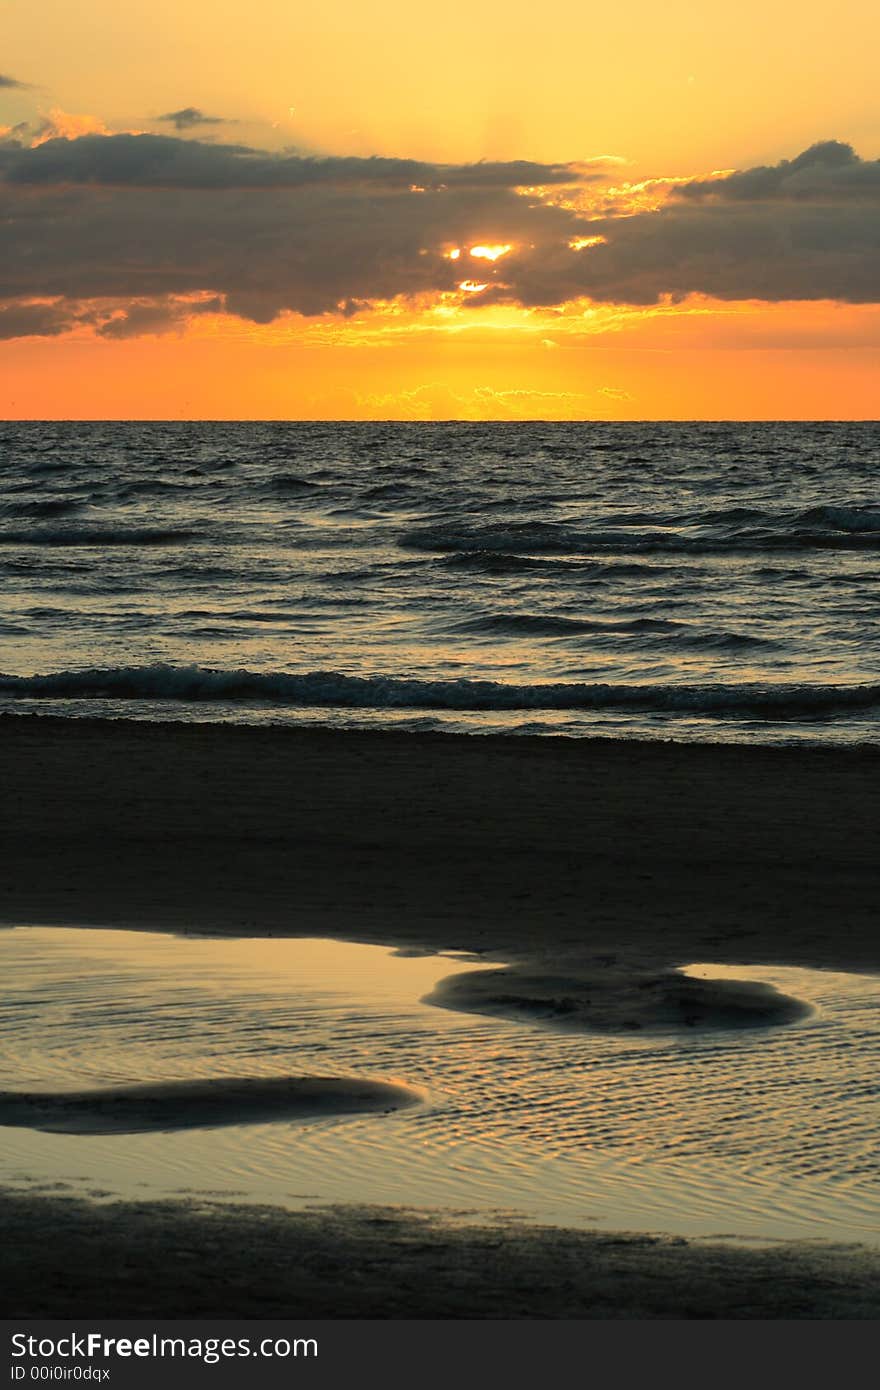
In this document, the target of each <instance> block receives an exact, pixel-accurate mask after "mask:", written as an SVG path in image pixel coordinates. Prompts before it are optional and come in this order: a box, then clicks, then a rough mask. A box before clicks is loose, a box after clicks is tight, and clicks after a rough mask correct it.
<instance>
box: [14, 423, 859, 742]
mask: <svg viewBox="0 0 880 1390" xmlns="http://www.w3.org/2000/svg"><path fill="white" fill-rule="evenodd" d="M0 576H2V595H3V599H2V607H0V672H2V675H0V708H2V709H14V710H19V711H24V710H33V709H40V710H43V711H46V712H49V711H52V712H54V713H59V712H60V713H64V714H71V715H75V714H83V713H89V714H93V713H109V714H115V715H125V716H127V717H147V718H166V719H167V718H186V719H205V718H224V719H236V720H244V721H259V720H265V719H267V718H269V719H273V720H284V721H288V720H298V721H310V722H320V723H333V724H338V723H343V724H376V723H379V724H394V725H395V726H398V727H399V726H403V727H405V728H436V727H440V728H455V729H466V730H470V731H473V732H482V731H487V730H508V731H528V732H547V733H560V732H561V733H567V734H581V735H591V734H597V733H601V734H617V735H620V734H623V735H639V736H659V737H673V738H684V739H695V738H701V739H705V738H710V739H721V740H730V739H735V740H754V741H762V742H767V741H772V742H783V741H789V740H793V739H809V740H811V741H815V742H832V741H833V742H841V741H842V742H864V741H876V740H877V737H878V718H880V425H877V424H872V423H856V424H852V423H844V424H815V425H803V424H635V425H633V424H601V423H599V424H597V423H590V424H528V423H512V424H470V423H461V424H455V423H453V424H437V425H429V424H423V423H418V424H399V423H397V424H362V425H355V424H298V423H295V424H204V423H188V424H139V423H137V424H118V423H109V424H103V423H100V424H22V425H20V424H14V425H11V424H7V425H2V426H0Z"/></svg>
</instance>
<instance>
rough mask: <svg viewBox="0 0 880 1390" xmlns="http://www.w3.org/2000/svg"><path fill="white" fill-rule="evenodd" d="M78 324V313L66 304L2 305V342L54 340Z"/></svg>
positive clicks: (0, 307) (0, 319)
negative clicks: (20, 339)
mask: <svg viewBox="0 0 880 1390" xmlns="http://www.w3.org/2000/svg"><path fill="white" fill-rule="evenodd" d="M76 324H77V316H76V313H75V312H74V311H73V310H72V308H71V307H70V306H69V305H67V304H64V303H53V304H15V303H13V304H0V340H2V339H4V338H30V337H39V338H54V337H57V336H58V334H60V333H67V332H69V330H70V329H71V328H75V327H76Z"/></svg>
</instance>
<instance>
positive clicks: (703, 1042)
mask: <svg viewBox="0 0 880 1390" xmlns="http://www.w3.org/2000/svg"><path fill="white" fill-rule="evenodd" d="M481 965H482V966H483V968H484V966H485V963H484V962H481ZM472 968H474V966H473V964H472V963H471V962H470V961H468V960H465V959H459V958H452V957H437V956H416V957H401V956H398V955H396V954H394V953H392V952H390V951H387V950H384V949H382V948H379V947H373V946H363V945H348V944H344V943H340V942H328V941H313V940H286V939H256V940H246V941H238V940H231V941H230V940H217V939H206V938H198V937H189V936H186V937H172V936H167V935H153V934H149V933H125V932H114V931H100V932H99V931H83V930H64V929H57V930H51V929H41V928H17V929H14V930H7V931H3V932H0V969H2V972H3V978H4V980H6V981H8V982H9V984H8V987H7V989H6V991H5V999H4V1003H3V1007H2V1013H0V1058H2V1060H0V1088H7V1089H17V1090H21V1089H27V1088H32V1089H36V1090H54V1089H69V1090H74V1089H78V1088H81V1087H83V1088H91V1087H95V1086H102V1085H111V1084H119V1083H124V1082H129V1083H133V1082H139V1081H143V1080H155V1079H165V1080H181V1079H190V1078H192V1077H221V1076H263V1075H265V1076H281V1075H331V1076H357V1077H369V1078H373V1079H382V1080H397V1081H402V1082H405V1083H407V1084H409V1085H414V1086H416V1087H418V1088H423V1089H424V1091H425V1094H426V1100H425V1102H424V1103H423V1104H421V1105H419V1106H416V1107H415V1108H413V1109H409V1110H404V1111H400V1112H399V1113H395V1114H391V1115H370V1116H357V1117H338V1118H334V1119H322V1120H320V1121H314V1120H313V1121H309V1122H300V1123H290V1122H278V1123H273V1124H257V1125H247V1126H245V1125H230V1126H229V1127H226V1128H223V1129H212V1130H202V1131H198V1130H192V1131H183V1132H176V1133H142V1134H133V1135H115V1136H108V1135H100V1136H96V1135H88V1136H81V1135H70V1134H66V1135H61V1134H45V1133H38V1132H33V1131H30V1130H25V1129H16V1128H10V1127H0V1181H4V1182H13V1183H18V1182H20V1183H23V1184H27V1185H30V1186H33V1184H34V1183H35V1182H36V1183H37V1184H38V1185H39V1186H43V1185H48V1186H49V1187H50V1188H51V1187H53V1185H54V1184H67V1185H69V1190H73V1191H80V1190H85V1191H91V1192H99V1193H104V1194H108V1193H125V1194H129V1195H137V1196H140V1197H145V1196H156V1195H163V1194H169V1193H180V1192H182V1191H200V1192H205V1191H210V1192H215V1193H221V1194H225V1195H226V1196H228V1197H229V1198H230V1199H232V1198H233V1197H234V1198H235V1199H237V1200H241V1199H253V1200H271V1201H273V1202H279V1203H282V1204H285V1205H288V1206H297V1205H301V1204H303V1203H304V1202H307V1201H315V1200H317V1201H340V1200H342V1201H358V1202H360V1201H378V1202H401V1203H409V1204H414V1205H421V1206H425V1205H427V1206H441V1207H445V1208H457V1209H462V1208H465V1209H468V1210H471V1211H475V1212H477V1213H487V1212H490V1211H496V1212H497V1211H498V1210H513V1211H516V1212H520V1213H525V1214H527V1215H531V1216H534V1217H537V1218H539V1219H542V1220H551V1221H562V1222H565V1223H567V1224H575V1225H577V1224H581V1225H589V1226H594V1225H598V1226H606V1227H610V1228H631V1229H653V1230H667V1231H675V1232H680V1233H682V1234H695V1235H712V1234H719V1233H723V1234H731V1235H737V1236H742V1237H745V1238H748V1239H755V1238H774V1237H791V1236H806V1237H833V1238H846V1239H860V1240H869V1241H877V1240H880V1149H878V1145H877V1132H878V1121H880V1104H878V1082H877V1074H878V1062H880V984H878V980H877V979H876V978H875V977H871V976H852V975H843V974H833V973H830V972H817V971H804V970H795V969H783V968H768V967H748V966H742V967H728V968H725V967H721V966H693V967H690V969H691V970H692V971H697V972H699V973H703V974H708V975H711V976H714V977H721V976H727V977H731V976H732V977H735V978H739V979H757V980H762V981H766V982H769V983H771V984H775V985H776V986H777V987H778V988H779V989H780V990H782V991H783V992H785V993H788V994H791V995H795V996H796V997H798V998H799V999H803V1000H805V1001H807V1002H808V1003H809V1004H810V1005H811V1006H812V1011H811V1013H810V1015H809V1016H808V1017H807V1018H806V1019H804V1020H803V1021H802V1022H799V1023H796V1024H790V1025H786V1026H784V1027H775V1028H774V1027H767V1028H759V1029H752V1030H740V1031H736V1032H730V1031H725V1032H721V1033H715V1034H714V1035H712V1034H697V1033H694V1032H687V1033H685V1034H681V1033H679V1034H675V1033H669V1034H665V1035H662V1036H652V1037H649V1036H641V1037H636V1036H632V1035H630V1036H627V1037H620V1038H613V1037H608V1036H598V1035H593V1036H590V1035H576V1034H572V1033H570V1032H562V1031H553V1030H550V1029H547V1028H542V1027H538V1026H531V1025H525V1024H511V1023H507V1022H503V1021H500V1020H497V1019H491V1018H485V1019H481V1018H479V1017H477V1016H475V1015H473V1014H457V1013H453V1012H450V1011H448V1010H445V1009H438V1008H433V1007H431V1006H429V1005H426V1004H423V1003H421V1002H420V1000H421V998H422V996H424V995H425V994H427V993H428V992H429V991H430V990H431V988H432V987H433V986H434V984H435V983H436V982H437V980H438V979H440V978H442V977H444V976H447V975H449V974H451V973H453V972H455V971H461V970H468V969H472ZM57 1190H66V1189H65V1188H64V1187H61V1188H60V1189H57Z"/></svg>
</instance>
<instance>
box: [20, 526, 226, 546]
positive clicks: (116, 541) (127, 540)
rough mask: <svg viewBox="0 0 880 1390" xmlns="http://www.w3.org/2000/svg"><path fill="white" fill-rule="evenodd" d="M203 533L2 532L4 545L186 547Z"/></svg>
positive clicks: (125, 529)
mask: <svg viewBox="0 0 880 1390" xmlns="http://www.w3.org/2000/svg"><path fill="white" fill-rule="evenodd" d="M198 537H199V533H198V532H197V531H193V530H189V529H186V528H183V527H178V526H166V527H159V526H116V527H103V526H94V527H63V528H54V527H53V528H50V527H48V526H46V527H35V528H34V529H33V530H28V531H22V530H15V531H0V545H46V546H53V545H54V546H75V545H89V546H102V547H103V546H118V545H132V546H144V545H185V544H186V543H187V542H188V541H193V540H197V539H198Z"/></svg>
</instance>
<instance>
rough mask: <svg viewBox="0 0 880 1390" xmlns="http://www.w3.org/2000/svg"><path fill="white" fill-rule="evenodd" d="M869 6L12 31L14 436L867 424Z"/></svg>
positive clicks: (310, 6) (129, 4) (375, 9)
mask: <svg viewBox="0 0 880 1390" xmlns="http://www.w3.org/2000/svg"><path fill="white" fill-rule="evenodd" d="M878 41H880V9H878V6H877V5H876V0H842V3H839V4H838V5H836V6H835V7H834V8H833V10H829V9H828V8H827V7H826V6H824V5H820V4H818V3H812V0H810V2H809V3H801V4H795V3H791V2H790V0H785V2H784V3H778V2H774V0H761V2H760V3H758V0H742V3H740V4H739V5H738V6H736V7H718V6H706V5H705V4H702V3H696V2H695V0H671V2H670V3H667V4H664V5H662V6H661V5H658V4H657V3H656V0H628V2H627V3H625V4H619V5H616V6H610V7H598V6H588V5H584V4H583V3H582V0H545V3H544V4H543V5H541V6H539V7H535V6H534V5H525V4H523V3H521V2H520V0H514V3H509V4H504V5H502V4H500V3H496V0H473V2H472V3H469V4H465V3H462V0H447V3H445V4H444V5H443V6H438V7H428V6H412V5H405V4H403V3H402V0H377V2H376V3H372V4H370V5H369V6H365V5H363V3H361V0H357V3H356V2H355V0H343V2H342V3H337V4H335V5H328V4H326V3H317V0H315V3H296V4H293V3H291V0H252V3H251V4H249V5H247V6H245V5H242V4H241V3H240V0H235V3H233V0H188V3H186V4H184V5H181V4H180V3H179V0H149V3H147V2H146V0H125V3H124V4H120V3H119V0H80V2H79V3H78V4H76V5H71V4H70V0H42V3H41V4H40V5H35V4H33V3H31V2H30V0H27V2H25V0H0V413H2V414H3V416H5V417H8V418H27V417H36V418H50V417H56V418H88V417H98V418H108V417H123V418H128V417H146V418H150V417H154V418H156V417H158V418H176V417H208V418H230V417H231V418H247V417H257V418H294V419H296V418H307V419H308V418H347V419H352V418H398V417H399V418H404V419H432V418H433V419H447V418H503V419H508V418H511V417H513V418H518V417H521V418H548V419H553V418H562V419H571V418H576V419H579V418H586V419H590V418H601V419H609V418H610V419H615V418H621V419H644V418H700V417H703V418H758V419H760V418H865V417H869V418H875V417H876V416H877V415H878V399H880V389H878V379H880V159H878V156H880V103H878V102H877V99H876V55H877V51H878Z"/></svg>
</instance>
